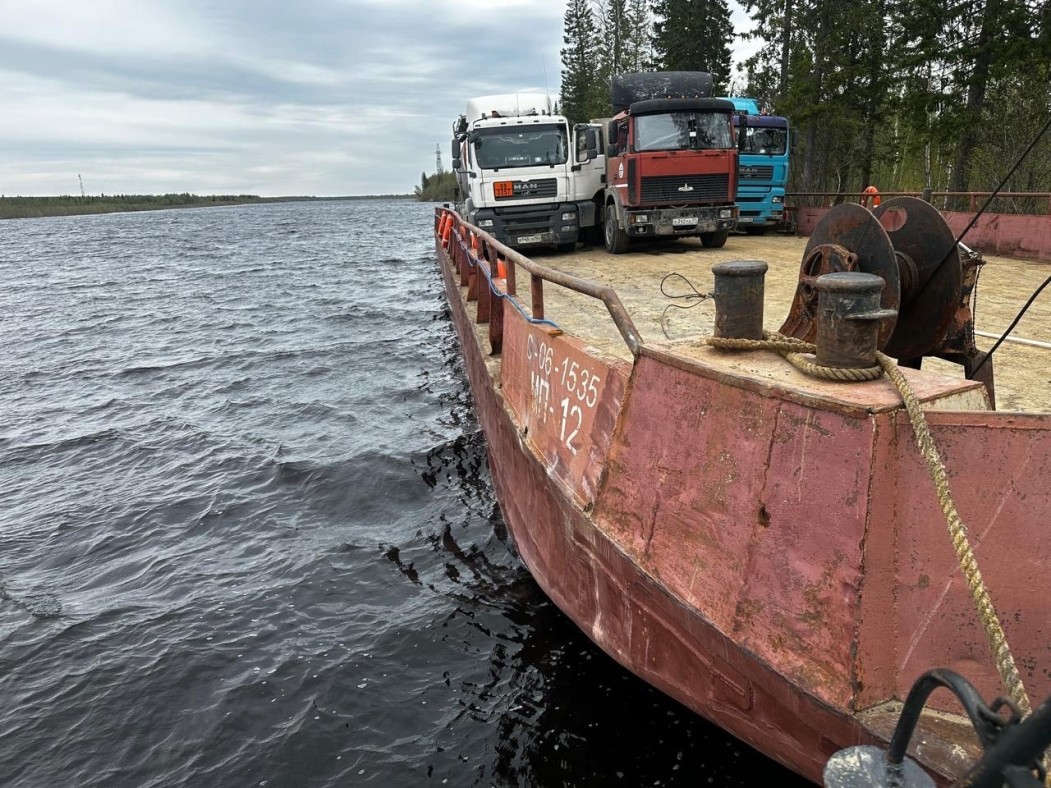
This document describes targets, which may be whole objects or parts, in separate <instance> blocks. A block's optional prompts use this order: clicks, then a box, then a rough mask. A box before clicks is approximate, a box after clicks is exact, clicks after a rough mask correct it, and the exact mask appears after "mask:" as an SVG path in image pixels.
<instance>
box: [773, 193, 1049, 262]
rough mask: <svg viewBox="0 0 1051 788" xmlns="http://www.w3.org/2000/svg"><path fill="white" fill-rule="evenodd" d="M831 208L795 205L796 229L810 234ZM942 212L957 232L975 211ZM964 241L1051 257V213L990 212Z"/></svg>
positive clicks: (1007, 251) (1010, 252)
mask: <svg viewBox="0 0 1051 788" xmlns="http://www.w3.org/2000/svg"><path fill="white" fill-rule="evenodd" d="M830 210H831V209H830V208H820V207H818V208H812V207H806V206H800V207H798V208H793V209H792V212H793V214H794V215H795V218H796V232H797V233H799V235H810V233H812V232H813V230H814V228H815V227H817V225H818V222H820V221H821V219H822V218H824V216H825V214H826V213H828V212H829V211H830ZM942 216H944V217H945V221H946V222H947V223H948V225H949V227H950V229H952V232H953V235H954V236H957V235H959V234H960V233H961V232H963V230H964V228H965V227H967V225H968V224H969V223H970V221H971V219H973V218H974V214H973V213H959V212H954V211H943V212H942ZM962 240H963V242H964V243H965V244H967V245H968V246H970V247H971V248H973V249H977V250H978V251H981V252H987V253H989V254H1000V255H1006V256H1008V257H1023V258H1028V259H1031V260H1047V261H1051V216H1023V215H1020V214H1009V213H987V214H983V215H982V216H980V217H979V218H978V221H977V222H976V223H975V225H974V227H972V228H971V229H970V230H969V231H968V232H967V235H965V236H964V237H963V239H962Z"/></svg>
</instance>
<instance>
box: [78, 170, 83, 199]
mask: <svg viewBox="0 0 1051 788" xmlns="http://www.w3.org/2000/svg"><path fill="white" fill-rule="evenodd" d="M77 180H78V181H80V196H81V197H83V196H84V179H83V178H81V177H80V173H79V172H78V173H77Z"/></svg>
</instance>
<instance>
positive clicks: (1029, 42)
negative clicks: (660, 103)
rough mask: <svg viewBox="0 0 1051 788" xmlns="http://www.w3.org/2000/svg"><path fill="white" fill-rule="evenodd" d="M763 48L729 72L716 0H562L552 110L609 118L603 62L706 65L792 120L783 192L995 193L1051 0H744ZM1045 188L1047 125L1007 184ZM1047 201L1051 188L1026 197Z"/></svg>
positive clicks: (1050, 85)
mask: <svg viewBox="0 0 1051 788" xmlns="http://www.w3.org/2000/svg"><path fill="white" fill-rule="evenodd" d="M741 5H742V6H743V7H744V9H745V10H746V11H747V13H748V14H749V17H750V19H751V20H752V24H751V29H750V36H751V38H752V40H753V41H755V42H762V48H761V49H759V51H758V52H757V53H756V54H755V55H753V56H752V57H751V58H749V59H748V60H747V61H746V62H745V63H744V65H743V67H742V69H741V70H740V71H739V72H732V71H731V55H732V49H733V47H734V44H735V42H734V32H733V26H732V23H731V21H730V9H729V7H728V3H727V0H568V2H567V4H566V11H565V15H564V28H563V39H562V40H563V48H562V50H561V57H562V94H561V101H560V104H561V110H562V113H563V114H565V115H567V116H568V117H569V119H570V120H571V121H573V122H578V121H586V120H589V119H591V118H599V117H608V116H609V114H610V107H609V84H610V77H611V75H613V74H617V73H623V72H630V71H649V70H669V71H670V70H683V71H708V72H710V73H711V74H712V75H713V77H714V80H715V83H716V86H717V87H716V90H717V93H716V95H737V96H751V97H754V98H756V99H758V100H759V101H760V103H761V105H763V106H764V107H765V109H766V110H767V111H768V112H769V113H770V114H775V115H783V116H786V117H788V118H789V120H790V122H791V123H792V124H793V127H794V128H795V129H796V132H797V140H798V141H797V145H796V148H795V151H794V153H795V158H794V162H793V165H792V173H791V178H792V180H791V183H790V191H793V192H797V193H798V192H835V193H844V192H846V193H851V192H853V193H857V192H860V191H861V189H863V188H864V187H865V186H868V185H870V184H873V185H875V186H877V188H878V189H879V190H880V191H881V192H895V191H922V190H924V189H931V190H934V191H936V192H937V191H952V192H967V191H991V190H993V189H995V188H996V187H997V186H998V185H1000V183H1001V181H1002V180H1003V179H1004V178H1005V177H1006V176H1007V175H1008V172H1009V171H1010V169H1011V167H1012V165H1013V164H1014V163H1015V161H1016V160H1017V159H1018V157H1019V154H1020V153H1021V152H1022V151H1023V150H1024V149H1025V148H1026V147H1027V146H1028V145H1029V144H1030V143H1031V142H1032V141H1033V140H1034V139H1035V138H1036V137H1037V135H1038V133H1039V132H1040V131H1041V129H1042V128H1044V127H1045V126H1046V124H1047V123H1048V118H1049V110H1051V3H1048V2H1046V0H909V1H908V2H906V1H905V0H854V2H843V0H741ZM1003 188H1004V190H1005V191H1019V192H1023V191H1024V192H1033V191H1035V192H1048V191H1051V134H1045V135H1044V137H1043V138H1042V139H1041V141H1040V142H1039V143H1038V144H1037V146H1036V147H1035V148H1034V150H1033V151H1032V153H1031V154H1030V155H1029V156H1028V157H1027V158H1026V159H1025V161H1024V162H1023V163H1022V164H1021V166H1020V167H1018V169H1017V171H1016V172H1015V173H1014V174H1013V175H1011V177H1010V178H1009V179H1008V180H1007V181H1006V183H1005V184H1004V186H1003ZM1032 204H1033V205H1034V206H1035V207H1034V210H1041V211H1043V212H1046V211H1047V210H1048V204H1047V200H1046V199H1044V200H1042V201H1033V203H1032Z"/></svg>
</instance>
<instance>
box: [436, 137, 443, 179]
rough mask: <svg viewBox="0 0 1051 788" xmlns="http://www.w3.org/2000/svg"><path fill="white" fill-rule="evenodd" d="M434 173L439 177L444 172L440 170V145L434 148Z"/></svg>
mask: <svg viewBox="0 0 1051 788" xmlns="http://www.w3.org/2000/svg"><path fill="white" fill-rule="evenodd" d="M434 157H435V162H434V172H435V174H437V175H441V174H442V173H443V172H445V170H443V169H442V146H441V144H438V145H435V146H434Z"/></svg>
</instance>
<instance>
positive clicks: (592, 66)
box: [560, 0, 602, 123]
mask: <svg viewBox="0 0 1051 788" xmlns="http://www.w3.org/2000/svg"><path fill="white" fill-rule="evenodd" d="M563 22H564V23H565V28H564V31H563V35H562V43H563V44H565V47H564V48H563V49H562V51H561V55H562V98H561V101H560V103H561V107H562V114H563V115H565V116H566V117H567V118H569V120H570V122H572V123H581V122H584V121H587V120H588V119H589V118H591V117H596V116H597V115H598V114H602V113H601V112H599V113H596V112H595V110H596V106H595V104H596V95H597V94H598V85H599V57H598V41H599V38H598V26H597V25H596V23H595V17H594V14H593V12H592V9H591V6H590V5H589V4H588V0H569V3H568V6H567V8H566V13H565V15H564V17H563Z"/></svg>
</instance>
